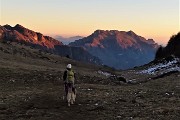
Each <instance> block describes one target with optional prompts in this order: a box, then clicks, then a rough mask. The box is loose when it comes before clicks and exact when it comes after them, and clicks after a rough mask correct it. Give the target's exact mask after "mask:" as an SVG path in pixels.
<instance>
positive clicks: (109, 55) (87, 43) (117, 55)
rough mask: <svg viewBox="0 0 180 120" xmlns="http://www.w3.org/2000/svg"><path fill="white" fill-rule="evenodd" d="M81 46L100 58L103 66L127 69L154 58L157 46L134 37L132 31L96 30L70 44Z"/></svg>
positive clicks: (151, 41)
mask: <svg viewBox="0 0 180 120" xmlns="http://www.w3.org/2000/svg"><path fill="white" fill-rule="evenodd" d="M70 45H71V46H81V47H84V48H85V49H86V50H87V51H89V52H90V53H91V54H92V55H94V56H96V57H98V58H100V59H101V60H102V61H103V64H105V65H108V66H111V67H114V68H117V69H127V68H132V67H135V66H139V65H143V64H146V63H148V62H150V61H151V60H153V59H154V57H155V52H156V50H157V48H158V45H157V44H156V43H155V42H154V41H153V40H152V39H149V40H146V39H145V38H143V37H141V36H138V35H136V34H135V33H134V32H133V31H129V32H124V31H116V30H111V31H104V30H96V31H95V32H94V33H93V34H91V35H90V36H88V37H86V38H83V39H80V40H76V41H75V42H72V43H70Z"/></svg>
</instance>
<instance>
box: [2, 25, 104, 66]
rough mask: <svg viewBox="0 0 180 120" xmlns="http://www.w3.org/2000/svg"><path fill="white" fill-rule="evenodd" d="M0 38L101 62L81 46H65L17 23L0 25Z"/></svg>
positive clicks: (62, 54) (74, 57) (87, 60)
mask: <svg viewBox="0 0 180 120" xmlns="http://www.w3.org/2000/svg"><path fill="white" fill-rule="evenodd" d="M0 40H1V41H4V42H7V41H9V42H17V43H20V44H24V45H28V46H31V47H33V48H38V49H41V50H45V51H48V52H51V53H55V54H57V55H60V56H68V57H70V58H72V59H74V60H78V61H83V62H88V63H95V64H101V61H100V60H99V59H98V58H97V57H94V56H92V55H91V54H90V53H89V52H88V51H86V50H85V49H83V48H80V47H71V46H65V45H63V43H62V42H61V41H58V40H56V39H54V38H52V37H49V36H44V35H43V34H41V33H38V32H34V31H32V30H29V29H27V28H25V27H23V26H21V25H19V24H17V25H16V26H15V27H11V26H10V25H5V26H0Z"/></svg>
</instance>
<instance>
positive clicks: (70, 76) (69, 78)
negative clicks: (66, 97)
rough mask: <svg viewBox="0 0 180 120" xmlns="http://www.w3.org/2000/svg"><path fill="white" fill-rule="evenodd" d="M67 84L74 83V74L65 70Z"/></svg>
mask: <svg viewBox="0 0 180 120" xmlns="http://www.w3.org/2000/svg"><path fill="white" fill-rule="evenodd" d="M67 82H68V83H74V72H73V71H72V70H67Z"/></svg>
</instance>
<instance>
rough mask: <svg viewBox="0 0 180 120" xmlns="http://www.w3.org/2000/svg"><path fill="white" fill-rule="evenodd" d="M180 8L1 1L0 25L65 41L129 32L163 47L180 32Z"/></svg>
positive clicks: (144, 1) (156, 2)
mask: <svg viewBox="0 0 180 120" xmlns="http://www.w3.org/2000/svg"><path fill="white" fill-rule="evenodd" d="M179 6H180V3H179V0H0V24H1V25H5V24H9V25H12V26H14V25H15V24H17V23H19V24H21V25H23V26H25V27H27V28H29V29H31V30H34V31H37V32H41V33H43V34H45V35H51V36H54V35H62V36H65V37H69V36H76V35H80V36H88V35H90V34H91V33H92V32H94V31H95V30H97V29H102V30H119V31H129V30H132V31H134V32H135V33H137V34H138V35H141V36H143V37H145V38H153V39H154V40H155V41H156V42H158V43H159V44H164V45H165V44H166V43H167V41H168V40H169V37H170V36H171V35H173V34H176V33H177V32H178V31H180V28H179V26H180V25H179V21H180V17H179V16H180V15H179V14H180V8H179Z"/></svg>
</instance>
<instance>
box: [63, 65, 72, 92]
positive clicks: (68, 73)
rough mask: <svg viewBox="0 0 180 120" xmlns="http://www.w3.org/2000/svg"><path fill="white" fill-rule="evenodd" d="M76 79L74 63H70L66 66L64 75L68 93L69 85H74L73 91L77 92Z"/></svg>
mask: <svg viewBox="0 0 180 120" xmlns="http://www.w3.org/2000/svg"><path fill="white" fill-rule="evenodd" d="M74 80H75V73H74V71H73V70H72V65H71V64H68V65H67V67H66V70H65V71H64V75H63V81H64V87H65V92H66V95H67V93H68V85H72V86H73V92H74V93H75V86H74Z"/></svg>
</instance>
